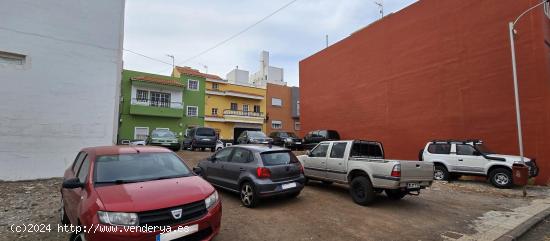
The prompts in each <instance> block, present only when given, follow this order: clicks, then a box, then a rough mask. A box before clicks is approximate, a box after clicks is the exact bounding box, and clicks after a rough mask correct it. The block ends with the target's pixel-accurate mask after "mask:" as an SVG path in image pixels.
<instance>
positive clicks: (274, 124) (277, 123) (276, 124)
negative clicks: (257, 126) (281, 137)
mask: <svg viewBox="0 0 550 241" xmlns="http://www.w3.org/2000/svg"><path fill="white" fill-rule="evenodd" d="M271 128H273V129H282V128H283V122H282V121H278V120H273V121H271Z"/></svg>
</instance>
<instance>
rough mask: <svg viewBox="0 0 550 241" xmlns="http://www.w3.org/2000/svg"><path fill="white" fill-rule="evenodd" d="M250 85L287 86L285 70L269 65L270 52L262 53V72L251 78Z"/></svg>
mask: <svg viewBox="0 0 550 241" xmlns="http://www.w3.org/2000/svg"><path fill="white" fill-rule="evenodd" d="M250 83H252V84H254V85H257V86H265V85H266V84H267V83H270V84H276V85H286V82H284V71H283V69H282V68H278V67H273V66H270V65H269V52H267V51H262V53H261V54H260V70H259V71H258V72H256V73H254V74H253V75H252V76H251V77H250Z"/></svg>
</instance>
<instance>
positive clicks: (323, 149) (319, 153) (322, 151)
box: [310, 143, 328, 157]
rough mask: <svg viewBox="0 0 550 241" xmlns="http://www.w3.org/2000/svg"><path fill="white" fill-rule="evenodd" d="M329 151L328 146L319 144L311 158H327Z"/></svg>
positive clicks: (312, 152)
mask: <svg viewBox="0 0 550 241" xmlns="http://www.w3.org/2000/svg"><path fill="white" fill-rule="evenodd" d="M327 150H328V144H327V143H322V144H319V145H318V146H317V147H315V149H313V150H312V151H311V154H310V156H311V157H326V156H327Z"/></svg>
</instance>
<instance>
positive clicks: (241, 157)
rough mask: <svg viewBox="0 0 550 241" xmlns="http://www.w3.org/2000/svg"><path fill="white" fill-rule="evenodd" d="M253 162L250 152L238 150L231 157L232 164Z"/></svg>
mask: <svg viewBox="0 0 550 241" xmlns="http://www.w3.org/2000/svg"><path fill="white" fill-rule="evenodd" d="M251 161H252V153H251V152H250V151H249V150H246V149H242V148H237V149H235V152H234V153H233V156H232V157H231V162H236V163H247V162H251Z"/></svg>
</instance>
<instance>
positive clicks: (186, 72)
mask: <svg viewBox="0 0 550 241" xmlns="http://www.w3.org/2000/svg"><path fill="white" fill-rule="evenodd" d="M176 71H178V72H179V73H180V74H184V75H191V76H196V77H203V78H206V79H214V80H222V78H221V77H220V76H217V75H213V74H205V73H201V72H200V71H199V70H197V69H193V68H191V67H187V66H184V67H180V66H176Z"/></svg>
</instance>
